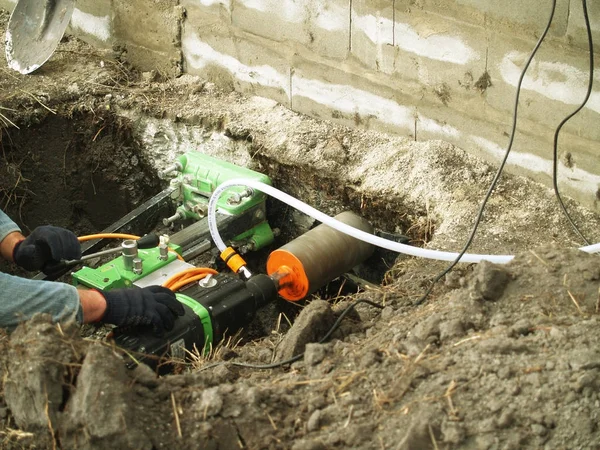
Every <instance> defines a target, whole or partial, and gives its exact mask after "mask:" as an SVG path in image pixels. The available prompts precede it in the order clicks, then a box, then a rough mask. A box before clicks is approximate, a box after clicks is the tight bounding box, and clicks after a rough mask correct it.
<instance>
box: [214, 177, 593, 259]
mask: <svg viewBox="0 0 600 450" xmlns="http://www.w3.org/2000/svg"><path fill="white" fill-rule="evenodd" d="M232 186H246V187H251V188H252V189H255V190H258V191H261V192H264V193H265V194H268V195H270V196H271V197H275V198H276V199H278V200H281V201H282V202H284V203H287V204H288V205H290V206H292V207H294V208H296V209H297V210H299V211H302V212H303V213H304V214H307V215H309V216H311V217H312V218H314V219H316V220H318V221H319V222H321V223H324V224H325V225H328V226H330V227H331V228H334V229H336V230H338V231H340V232H342V233H344V234H347V235H349V236H352V237H354V238H356V239H359V240H361V241H364V242H368V243H369V244H373V245H375V246H377V247H381V248H385V249H387V250H391V251H394V252H397V253H404V254H406V255H411V256H418V257H421V258H429V259H437V260H440V261H454V260H456V258H458V255H459V254H458V253H453V252H443V251H439V250H429V249H425V248H419V247H412V246H410V245H406V244H400V243H398V242H394V241H390V240H388V239H383V238H380V237H378V236H375V235H373V234H370V233H366V232H364V231H362V230H358V229H356V228H353V227H351V226H349V225H347V224H345V223H342V222H340V221H339V220H336V219H334V218H333V217H330V216H328V215H326V214H323V213H322V212H321V211H318V210H316V209H315V208H313V207H312V206H308V205H307V204H306V203H304V202H301V201H300V200H298V199H296V198H294V197H292V196H291V195H288V194H286V193H285V192H281V191H280V190H278V189H275V188H274V187H273V186H269V185H268V184H265V183H261V182H260V181H254V180H247V179H233V180H229V181H225V182H224V183H222V184H220V185H219V186H218V187H217V188H216V189H215V190H214V192H213V194H212V196H211V197H210V201H209V203H208V228H209V230H210V234H211V236H212V239H213V241H214V242H215V244H216V246H217V248H218V249H219V250H220V251H221V252H222V251H223V250H225V249H226V248H227V246H226V245H225V242H223V239H221V236H220V235H219V230H218V228H217V217H216V212H217V201H218V200H219V198H220V197H221V194H223V192H224V191H225V190H227V189H229V188H230V187H232ZM580 250H583V251H584V252H587V253H595V252H598V251H600V243H598V244H594V245H589V246H587V247H581V248H580ZM513 258H514V256H513V255H477V254H470V253H465V254H464V255H463V256H462V257H461V258H460V262H464V263H478V262H481V261H484V260H485V261H490V262H493V263H496V264H506V263H508V262H509V261H510V260H512V259H513Z"/></svg>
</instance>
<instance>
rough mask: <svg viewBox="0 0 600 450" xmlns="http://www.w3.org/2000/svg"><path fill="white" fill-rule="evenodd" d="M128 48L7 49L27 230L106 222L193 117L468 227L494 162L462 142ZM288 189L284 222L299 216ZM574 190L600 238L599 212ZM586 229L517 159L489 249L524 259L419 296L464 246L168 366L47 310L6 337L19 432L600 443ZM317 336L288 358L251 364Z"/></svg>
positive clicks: (117, 440) (8, 186) (482, 235)
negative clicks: (428, 136) (329, 113)
mask: <svg viewBox="0 0 600 450" xmlns="http://www.w3.org/2000/svg"><path fill="white" fill-rule="evenodd" d="M7 19H8V17H7V16H6V15H2V14H1V13H0V33H3V32H4V30H3V26H4V24H5V23H6V21H7ZM3 50H4V49H3V47H2V46H1V45H0V53H3ZM120 56H122V55H119V54H117V53H113V52H107V53H102V52H99V51H97V50H94V49H91V48H89V47H88V46H86V45H85V44H83V43H81V42H78V41H76V40H72V39H71V40H70V39H67V40H65V41H64V42H62V43H61V45H60V46H59V49H58V51H57V53H56V54H55V55H54V56H53V58H52V59H51V60H50V61H49V62H48V63H47V64H46V65H45V66H43V67H42V68H41V69H40V70H39V71H38V72H36V73H35V74H32V75H29V76H21V75H17V74H15V73H13V72H10V71H9V70H8V69H7V68H6V63H5V62H4V61H2V62H0V113H1V114H2V116H4V118H3V119H0V120H3V122H0V123H1V124H2V133H1V135H0V136H1V137H2V140H1V141H0V149H1V150H2V152H1V153H0V200H1V201H2V206H1V207H2V208H3V209H5V210H7V211H8V212H10V214H11V215H12V216H13V217H14V218H15V219H16V220H17V221H18V222H19V223H20V224H21V225H22V226H23V227H24V228H25V230H26V229H27V228H32V227H34V226H36V225H39V224H42V223H44V222H54V223H55V224H59V225H63V226H68V227H72V228H74V229H75V230H76V231H77V232H88V231H95V230H97V229H99V228H102V227H103V226H105V225H106V224H107V223H110V222H111V221H112V220H115V219H117V218H119V217H120V216H121V215H122V214H123V213H125V212H127V211H129V210H130V209H131V208H132V207H134V206H135V205H137V204H139V202H140V201H142V200H143V199H145V198H147V197H148V196H150V195H152V194H153V193H155V192H157V190H159V189H160V187H161V181H160V180H159V179H158V177H157V176H156V173H157V171H158V170H159V169H160V168H162V167H164V165H165V164H166V163H168V162H169V160H170V158H172V157H173V156H174V155H176V154H177V153H178V152H180V147H181V146H180V145H179V144H180V143H181V142H182V140H183V136H188V141H190V142H192V143H193V144H197V146H198V147H199V149H200V150H202V151H206V152H208V153H211V154H214V155H216V156H219V157H222V158H225V159H228V160H232V161H235V162H237V163H240V164H245V165H247V166H249V167H252V168H254V169H256V170H260V171H263V172H265V173H267V174H268V175H269V176H271V177H272V179H273V183H274V184H275V185H276V186H278V187H280V188H282V189H283V190H285V191H287V192H289V193H290V194H292V195H295V196H297V197H299V198H301V199H303V200H305V201H307V202H309V203H311V204H312V205H313V206H315V207H318V208H320V209H322V210H324V211H326V212H329V213H337V212H340V211H341V210H343V209H352V210H354V211H355V212H358V213H360V214H361V215H363V216H364V217H366V218H367V219H369V220H370V221H371V222H373V224H374V225H375V226H376V227H377V228H378V229H380V230H383V231H386V232H389V233H402V234H406V235H408V236H409V237H410V238H411V240H412V244H413V245H417V246H425V247H428V248H437V249H448V250H459V249H460V248H461V246H462V245H463V243H464V241H465V240H466V238H467V236H468V232H469V230H470V228H471V226H472V223H473V218H474V216H475V214H476V212H477V209H478V205H479V203H480V201H481V199H482V198H483V195H484V193H485V191H486V189H487V187H488V185H489V182H490V181H491V179H492V178H493V175H494V170H495V167H494V166H493V165H490V164H489V163H486V162H484V161H481V160H478V159H476V158H473V157H471V156H469V155H468V154H466V153H465V152H463V151H462V150H461V149H459V148H456V147H453V146H451V145H449V144H447V143H444V142H414V141H412V140H409V139H406V138H403V137H398V136H388V135H384V134H379V133H375V132H372V131H359V130H353V129H348V128H344V127H341V126H338V125H335V124H332V123H327V122H323V121H316V120H313V119H310V118H307V117H303V116H301V115H298V114H296V113H294V112H292V111H289V110H287V109H285V108H284V107H282V106H281V105H277V104H275V103H273V102H271V101H269V100H265V99H258V98H246V97H243V96H241V95H240V94H237V93H232V92H226V91H222V90H220V89H218V88H217V87H216V86H215V85H213V84H211V83H208V82H206V81H205V80H201V79H198V78H195V77H189V76H184V77H181V78H178V79H175V80H160V79H158V77H157V75H156V74H154V73H144V74H140V73H137V72H135V71H134V70H132V69H131V68H129V67H128V66H127V64H126V63H124V62H122V61H121V60H120V59H119V58H120ZM492 76H493V74H492ZM491 89H493V87H492V88H491ZM2 116H0V117H2ZM157 124H159V125H157ZM16 127H18V129H17V128H16ZM161 127H162V128H161ZM149 130H150V131H152V130H154V131H152V132H150V131H149ZM161 130H162V131H161ZM194 133H195V134H194ZM165 136H167V137H169V136H170V137H171V138H170V139H165ZM189 136H199V137H198V139H197V142H195V141H194V139H189ZM215 136H220V138H219V139H215ZM173 137H174V139H173ZM186 142H187V141H186ZM159 143H160V145H159ZM219 143H222V145H221V144H219ZM184 150H185V151H187V150H190V148H185V149H184ZM182 151H183V150H182ZM163 183H164V182H163ZM272 206H273V210H274V211H277V213H276V214H272V220H273V221H275V222H277V221H279V223H278V224H277V225H280V226H281V227H282V228H285V227H284V225H285V224H286V223H287V222H294V223H295V224H296V227H297V228H296V229H298V228H300V225H299V224H300V223H301V222H302V220H301V218H299V217H298V216H297V215H294V214H293V213H292V212H290V211H289V210H287V209H286V208H284V207H282V206H281V205H277V204H275V203H274V204H273V205H272ZM567 206H568V208H569V210H570V211H571V212H572V215H573V218H574V220H575V221H576V222H577V223H578V224H579V225H580V227H581V229H582V232H583V233H584V234H585V235H586V236H587V237H588V239H589V240H591V241H592V242H598V241H599V240H600V231H599V230H600V227H599V225H600V217H599V216H598V214H597V213H595V212H593V211H589V210H586V209H585V208H582V207H581V206H579V205H577V204H576V203H575V202H573V201H570V200H568V199H567ZM306 226H310V221H309V222H308V225H306ZM580 245H582V244H581V243H580V242H578V240H577V236H576V235H575V234H574V233H573V232H572V230H571V228H570V226H569V225H568V223H567V222H566V220H565V219H564V217H563V215H562V213H561V212H560V210H559V208H558V207H557V204H556V200H555V198H554V197H553V193H552V192H551V190H550V189H548V188H547V187H545V186H542V185H539V184H536V183H533V182H531V181H529V180H527V179H524V178H519V177H515V176H511V175H505V176H503V178H502V181H501V183H500V185H499V186H498V189H497V190H496V192H495V193H494V196H493V197H492V199H491V201H490V204H489V207H488V208H487V210H486V214H485V216H484V220H483V221H482V224H481V228H480V230H479V232H478V234H477V236H476V238H475V241H474V243H473V246H472V248H471V249H470V250H471V251H472V252H480V253H483V252H490V253H507V254H516V257H515V259H514V260H513V261H512V262H511V263H509V264H507V265H504V266H499V265H494V264H490V263H481V264H479V265H460V266H459V267H457V269H455V270H454V271H453V272H451V273H450V274H449V275H447V276H446V277H444V278H443V279H442V280H441V281H440V282H439V283H438V285H437V286H436V288H435V289H434V290H433V292H432V294H431V295H430V297H429V298H428V300H427V301H426V302H424V303H423V304H420V305H415V302H416V300H417V299H418V298H419V297H420V296H421V295H422V294H423V293H424V291H425V290H426V288H427V287H428V286H429V283H430V282H431V280H432V279H433V278H434V277H435V275H436V274H438V273H439V272H440V271H441V270H442V269H443V268H444V267H445V266H446V264H445V263H439V262H431V261H428V260H418V259H413V258H408V257H398V258H397V259H395V261H394V260H392V262H391V263H389V267H387V268H385V270H383V271H382V275H383V281H382V282H381V283H377V284H374V285H370V286H369V287H367V288H366V289H365V290H364V291H363V292H361V293H358V294H353V295H339V296H336V295H334V296H333V297H334V298H330V299H327V300H325V299H323V298H319V296H313V297H312V298H311V299H309V300H308V301H306V302H304V303H302V304H301V305H300V307H299V308H298V311H301V312H300V314H299V315H297V317H295V320H293V319H294V317H293V316H294V315H295V314H289V316H290V317H289V318H290V320H293V324H292V325H291V326H290V325H289V324H287V322H286V320H285V319H284V318H282V317H277V316H276V315H275V314H274V313H273V311H272V310H271V311H270V312H269V313H265V314H259V318H260V322H261V326H262V327H263V328H264V330H263V332H262V333H259V334H260V335H259V336H257V337H255V339H253V340H251V341H249V340H247V339H246V340H245V341H244V342H242V343H241V344H240V345H237V346H236V345H234V344H232V343H230V344H229V345H227V346H224V347H222V348H220V349H219V351H218V352H216V355H214V356H213V357H211V358H206V359H198V360H196V361H194V362H193V363H189V364H182V365H180V366H179V367H178V372H179V373H178V374H175V375H169V376H163V377H157V376H156V374H155V373H154V372H153V371H152V370H151V369H149V368H148V367H147V366H143V365H142V366H139V367H137V368H136V369H134V370H128V369H126V368H125V365H124V359H125V357H124V355H123V354H122V353H121V352H120V351H119V350H118V349H116V348H114V347H113V346H111V344H110V343H109V342H104V341H102V340H98V339H94V338H83V337H82V334H81V330H80V328H79V327H77V326H74V325H62V326H57V325H55V324H51V323H49V322H48V321H47V320H46V319H45V318H43V317H40V318H36V319H34V320H32V321H30V322H27V323H24V324H23V325H21V326H20V327H19V328H18V329H17V330H16V331H14V332H12V333H11V334H3V335H2V339H1V340H0V360H1V367H0V370H1V371H2V380H3V390H2V403H1V404H0V420H1V423H2V427H1V429H0V446H1V447H2V448H15V449H20V448H64V449H71V448H73V449H87V448H89V449H104V448H106V449H114V448H119V449H138V448H139V449H162V448H165V449H166V448H168V449H177V448H181V449H184V448H185V449H187V448H201V449H221V450H223V449H242V448H247V449H294V450H318V449H330V448H355V449H364V450H367V449H369V450H370V449H373V450H375V449H426V448H431V449H453V448H461V449H509V448H511V449H519V448H547V449H555V448H565V449H566V448H585V449H588V448H589V449H592V448H599V447H600V429H599V428H598V423H599V419H600V418H599V411H600V395H599V394H598V392H599V388H600V346H599V345H600V323H599V319H600V256H598V255H590V254H587V253H583V252H580V251H578V250H576V248H577V247H578V246H580ZM383 272H385V273H383ZM360 299H363V300H370V301H372V302H375V303H377V304H378V305H381V308H376V307H373V306H371V305H369V304H366V303H361V304H359V305H357V306H356V308H355V309H354V311H353V312H352V313H350V314H348V316H347V317H346V318H345V320H344V321H343V322H342V325H341V326H340V328H339V329H338V330H337V331H336V332H335V333H334V334H333V336H332V337H331V339H329V340H328V341H326V342H323V343H318V341H319V340H320V339H321V338H322V337H323V336H324V334H325V332H326V330H327V329H328V328H329V327H330V326H331V325H332V323H333V322H334V321H335V319H336V318H337V317H339V314H340V313H341V311H343V310H344V308H345V307H347V306H348V305H349V304H351V303H352V302H353V301H356V300H360ZM294 308H296V307H294ZM278 319H279V320H278ZM299 352H304V356H303V357H302V358H301V359H300V360H299V361H297V362H295V363H293V364H291V365H289V364H288V365H284V366H283V367H278V368H274V369H268V370H260V369H255V368H249V367H241V366H238V365H235V364H234V363H250V364H267V363H271V362H273V361H275V362H276V361H280V360H282V359H285V358H287V357H289V356H293V355H295V354H297V353H299Z"/></svg>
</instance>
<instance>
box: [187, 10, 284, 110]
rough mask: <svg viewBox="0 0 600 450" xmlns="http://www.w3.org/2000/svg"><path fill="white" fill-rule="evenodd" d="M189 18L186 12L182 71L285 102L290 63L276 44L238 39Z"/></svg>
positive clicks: (224, 85) (231, 87) (191, 17)
mask: <svg viewBox="0 0 600 450" xmlns="http://www.w3.org/2000/svg"><path fill="white" fill-rule="evenodd" d="M193 19H194V17H193V15H192V16H190V13H189V12H188V20H187V21H186V24H185V27H184V30H183V37H182V50H183V57H184V67H185V71H186V72H188V73H191V74H194V75H199V76H201V77H203V78H206V79H208V80H210V81H212V82H214V83H216V84H218V85H220V86H221V87H223V88H230V89H232V90H233V89H235V90H237V91H240V92H244V93H247V94H250V95H259V96H263V97H268V98H271V99H273V100H276V101H278V102H280V103H282V104H284V105H288V104H289V86H290V64H289V62H288V60H287V58H286V57H285V55H282V54H280V53H278V52H277V48H271V47H267V46H263V45H261V43H259V42H252V41H250V40H241V39H239V38H237V37H234V36H231V35H229V34H227V33H225V32H223V31H224V30H222V29H220V30H219V31H220V32H215V30H214V29H213V30H208V29H206V28H204V27H202V26H200V27H196V26H194V25H193V24H195V23H196V22H195V21H194V20H193ZM225 31H226V30H225ZM261 42H264V40H263V41H261ZM274 47H276V45H274Z"/></svg>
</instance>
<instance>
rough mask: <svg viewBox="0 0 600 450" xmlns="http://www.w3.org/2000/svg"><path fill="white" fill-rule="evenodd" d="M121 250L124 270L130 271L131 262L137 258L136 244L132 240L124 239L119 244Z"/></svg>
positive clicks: (131, 267) (131, 268)
mask: <svg viewBox="0 0 600 450" xmlns="http://www.w3.org/2000/svg"><path fill="white" fill-rule="evenodd" d="M121 249H122V251H123V266H124V267H125V270H128V271H132V270H133V260H134V259H136V258H137V257H138V247H137V242H136V241H134V240H133V239H126V240H124V241H123V243H122V244H121Z"/></svg>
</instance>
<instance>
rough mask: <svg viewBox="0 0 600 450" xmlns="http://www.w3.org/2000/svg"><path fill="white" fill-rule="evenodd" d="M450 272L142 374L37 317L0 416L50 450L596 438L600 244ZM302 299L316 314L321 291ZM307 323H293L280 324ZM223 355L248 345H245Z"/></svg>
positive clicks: (20, 347) (515, 443)
mask: <svg viewBox="0 0 600 450" xmlns="http://www.w3.org/2000/svg"><path fill="white" fill-rule="evenodd" d="M459 284H460V285H461V286H459V287H456V288H451V287H444V288H443V290H444V291H445V293H444V294H443V295H440V296H438V298H437V300H436V301H434V302H431V303H430V304H428V305H425V306H421V307H418V308H410V307H407V305H406V304H405V300H403V298H400V297H395V296H394V292H393V291H391V292H372V293H370V294H369V295H368V296H367V295H366V294H363V295H364V296H365V297H368V298H370V299H372V300H376V301H379V302H383V301H384V300H385V302H386V303H387V306H386V307H385V309H384V310H383V311H381V313H380V312H379V311H378V310H377V309H373V308H371V307H369V306H368V305H360V306H359V307H357V308H356V310H357V311H356V314H355V315H354V316H352V317H351V318H349V319H347V321H346V322H344V325H343V327H342V328H341V329H340V330H338V331H337V332H336V334H334V338H333V340H332V341H330V342H327V343H323V344H317V343H311V344H308V345H307V346H306V348H305V355H304V358H303V359H302V360H301V361H298V362H296V363H294V364H293V365H292V366H291V367H286V368H279V369H273V370H270V371H256V370H254V369H247V368H239V367H235V366H232V365H231V364H230V363H229V362H223V363H220V364H215V363H214V362H206V363H204V364H199V365H198V366H197V367H196V371H195V372H193V373H188V374H185V375H175V376H167V377H163V378H157V377H156V376H155V375H154V373H153V372H152V371H151V370H150V369H148V368H147V367H145V366H140V367H138V368H137V369H135V370H133V371H128V370H126V369H125V366H124V358H123V355H121V354H120V353H119V352H118V351H116V350H115V349H113V348H111V347H110V345H107V344H102V343H98V342H95V343H93V342H90V341H85V340H82V339H81V338H80V337H79V335H78V334H77V333H74V331H73V329H70V328H69V329H61V328H59V327H57V326H54V325H50V324H49V323H48V322H47V321H45V320H43V318H40V319H38V320H34V321H32V322H30V323H28V324H24V325H22V326H21V327H19V328H18V329H17V331H15V332H14V333H13V334H12V336H10V340H9V341H8V344H7V346H8V351H7V352H4V353H3V355H4V358H5V361H4V365H5V371H6V372H5V383H4V391H5V399H6V404H7V406H8V408H9V410H10V419H9V420H10V421H11V423H12V421H13V420H14V424H16V426H17V427H18V428H19V429H20V430H22V431H21V433H22V434H21V440H20V445H23V446H33V445H37V446H42V447H46V446H47V447H49V446H50V445H52V444H51V443H52V441H53V439H54V440H55V441H56V445H59V444H60V445H61V446H62V447H61V448H123V449H125V448H132V449H133V448H148V449H150V448H205V449H210V448H213V449H233V448H252V449H254V448H273V449H276V448H282V449H283V448H293V449H296V450H300V449H325V448H335V447H338V448H357V449H376V448H401V449H402V448H405V449H414V448H474V449H475V448H477V449H479V448H515V449H516V448H523V447H530V448H541V447H544V448H567V447H569V448H572V447H577V448H592V447H593V446H594V445H596V444H597V442H599V440H600V430H598V428H597V423H598V420H599V417H598V410H599V409H598V404H599V402H600V398H599V397H598V387H600V351H599V348H600V347H599V344H600V328H599V324H598V308H599V306H600V297H599V294H600V291H599V287H600V256H598V255H589V254H585V253H582V252H579V251H575V250H564V249H557V248H542V249H536V250H535V251H528V252H524V253H522V254H519V255H517V257H516V258H515V260H514V261H513V262H511V263H510V264H508V265H507V266H496V265H493V264H488V263H483V264H480V265H478V266H476V267H475V270H474V271H472V273H469V274H467V275H466V276H465V277H464V278H462V279H461V280H459ZM384 297H385V299H384ZM344 306H345V302H341V303H339V304H338V305H336V306H335V307H334V312H335V314H339V312H340V310H341V309H342V308H343V307H344ZM310 309H313V310H315V312H317V313H318V314H316V316H323V313H322V311H323V305H322V302H319V301H315V302H313V303H312V304H309V305H308V306H307V310H310ZM319 311H321V312H319ZM305 312H306V311H305ZM310 315H311V313H308V312H307V313H306V314H305V316H310ZM312 316H315V314H312ZM319 320H326V321H328V323H330V322H331V318H330V317H329V316H328V317H327V319H319ZM315 326H316V325H315V322H314V320H310V319H307V320H298V321H297V322H296V323H295V324H294V326H293V327H292V330H291V332H290V333H289V335H294V336H298V335H301V334H303V333H306V332H307V331H309V330H310V329H315ZM317 328H318V327H317ZM315 338H317V337H315ZM274 352H276V350H275V349H274V350H273V351H272V353H274ZM267 353H268V352H267ZM231 356H237V359H236V360H243V359H250V358H257V350H256V346H248V347H245V348H241V349H237V350H236V352H234V353H233V355H232V354H229V357H231ZM262 358H263V359H265V360H269V359H270V355H268V354H267V355H264V354H263V356H262ZM250 362H257V361H256V360H254V361H252V360H250ZM13 426H14V425H13ZM9 429H12V428H10V427H9V428H7V430H9ZM5 436H6V439H9V436H10V434H9V433H8V432H5ZM23 436H24V437H23ZM12 439H13V441H14V439H16V437H15V435H13V436H12Z"/></svg>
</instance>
